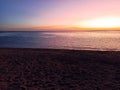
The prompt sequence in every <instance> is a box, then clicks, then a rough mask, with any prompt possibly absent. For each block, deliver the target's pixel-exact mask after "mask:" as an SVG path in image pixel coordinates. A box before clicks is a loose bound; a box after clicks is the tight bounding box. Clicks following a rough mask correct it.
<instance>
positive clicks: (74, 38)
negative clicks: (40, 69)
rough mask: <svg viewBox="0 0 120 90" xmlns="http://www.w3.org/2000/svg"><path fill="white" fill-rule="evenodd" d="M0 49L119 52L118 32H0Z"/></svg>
mask: <svg viewBox="0 0 120 90" xmlns="http://www.w3.org/2000/svg"><path fill="white" fill-rule="evenodd" d="M0 48H54V49H75V50H105V51H106V50H112V51H120V31H79V32H72V31H68V32H62V31H61V32H46V31H45V32H0Z"/></svg>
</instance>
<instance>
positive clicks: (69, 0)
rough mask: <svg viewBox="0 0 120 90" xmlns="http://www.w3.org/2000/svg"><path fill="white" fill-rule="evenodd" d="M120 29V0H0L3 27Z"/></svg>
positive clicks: (0, 27) (16, 28)
mask: <svg viewBox="0 0 120 90" xmlns="http://www.w3.org/2000/svg"><path fill="white" fill-rule="evenodd" d="M4 29H15V30H18V29H31V30H35V29H37V30H41V29H50V30H52V29H61V30H62V29H64V30H68V29H78V30H87V29H88V30H89V29H91V30H101V29H104V30H107V29H113V30H114V29H117V30H119V29H120V0H0V30H4Z"/></svg>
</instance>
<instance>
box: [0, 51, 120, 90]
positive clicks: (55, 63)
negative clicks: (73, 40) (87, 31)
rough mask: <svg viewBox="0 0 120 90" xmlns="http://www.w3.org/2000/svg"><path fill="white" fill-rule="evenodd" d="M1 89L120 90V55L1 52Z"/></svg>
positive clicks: (109, 53)
mask: <svg viewBox="0 0 120 90" xmlns="http://www.w3.org/2000/svg"><path fill="white" fill-rule="evenodd" d="M0 90H120V52H118V51H114V52H113V51H82V50H53V49H51V50H50V49H0Z"/></svg>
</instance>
